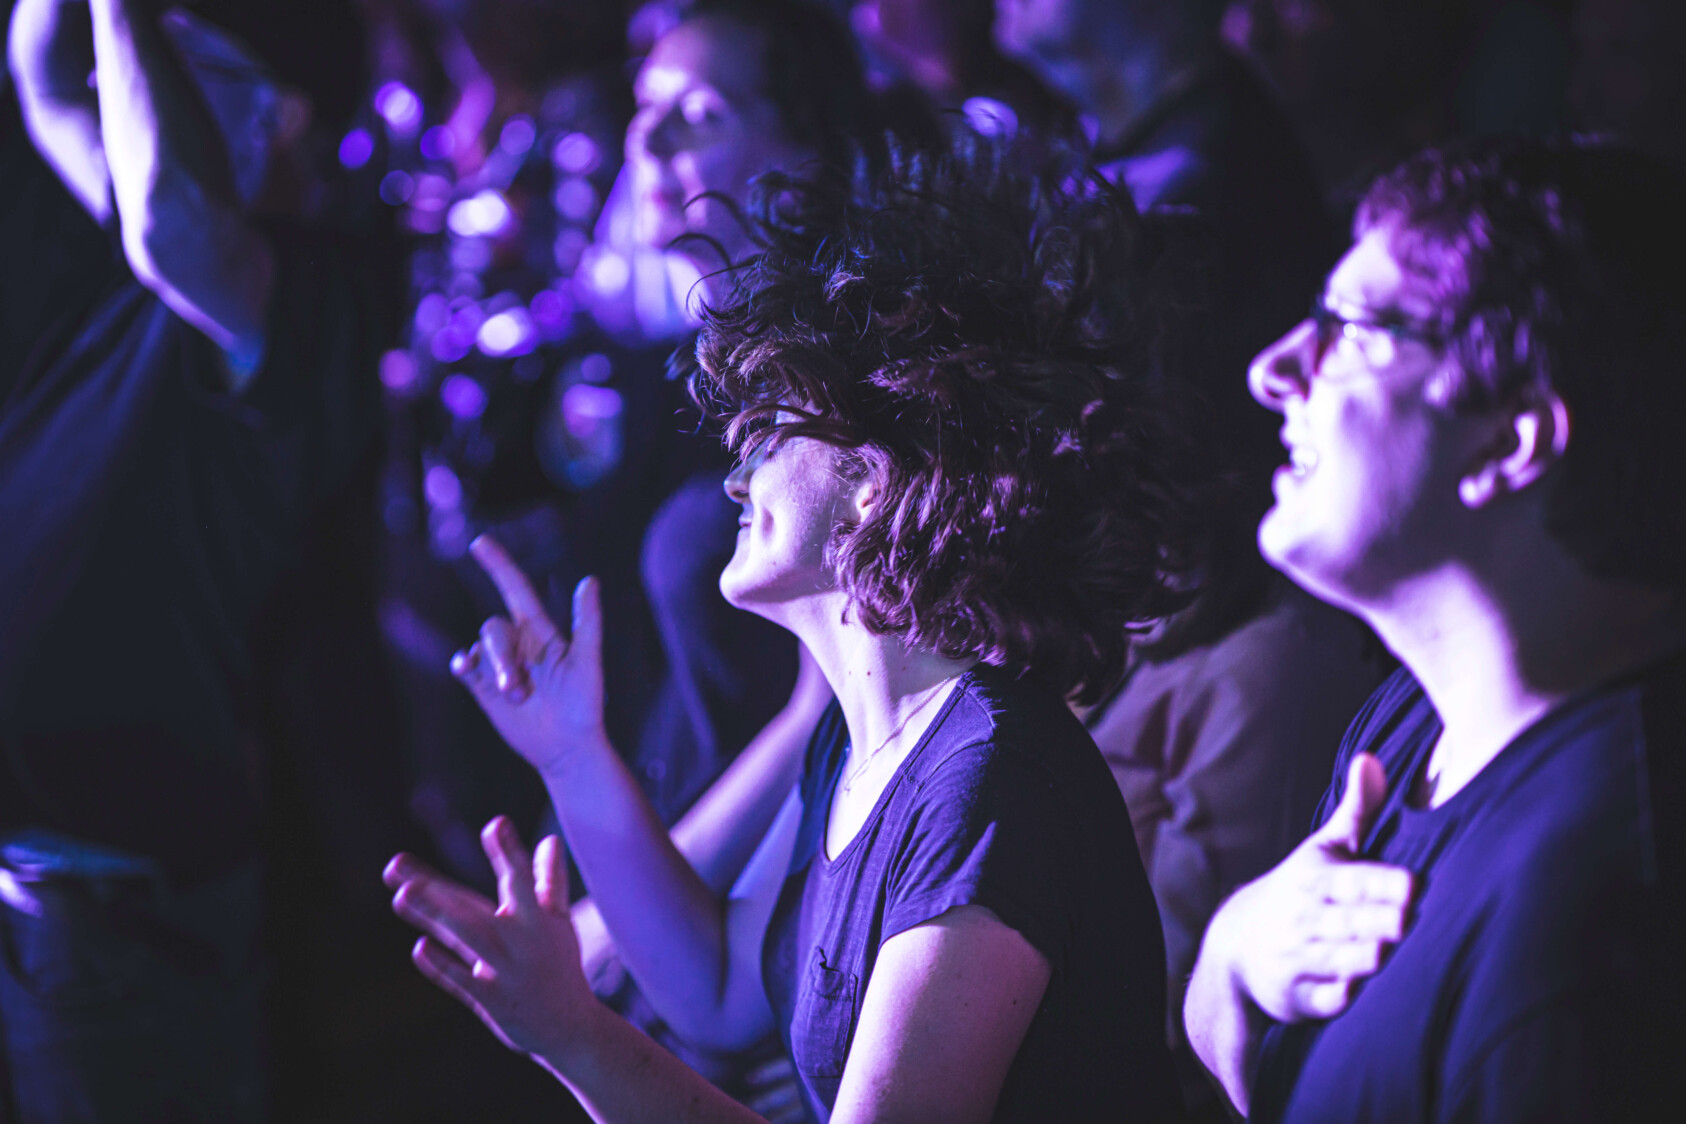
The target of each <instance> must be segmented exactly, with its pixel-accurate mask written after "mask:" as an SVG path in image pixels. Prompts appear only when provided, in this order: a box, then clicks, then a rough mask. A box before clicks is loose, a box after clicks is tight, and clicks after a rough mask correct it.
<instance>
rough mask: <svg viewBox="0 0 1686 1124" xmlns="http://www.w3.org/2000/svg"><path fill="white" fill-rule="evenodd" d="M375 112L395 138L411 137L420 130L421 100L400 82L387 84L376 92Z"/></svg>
mask: <svg viewBox="0 0 1686 1124" xmlns="http://www.w3.org/2000/svg"><path fill="white" fill-rule="evenodd" d="M375 112H376V113H378V114H380V115H381V118H382V119H383V120H384V121H385V122H386V127H387V128H389V129H391V130H392V132H393V135H395V136H400V137H413V136H415V135H416V130H417V129H419V128H421V122H422V102H421V98H419V97H417V96H416V92H415V91H414V90H412V89H410V87H408V86H406V85H404V83H402V82H388V83H387V84H386V85H384V86H382V87H381V88H380V90H379V91H377V92H376V94H375Z"/></svg>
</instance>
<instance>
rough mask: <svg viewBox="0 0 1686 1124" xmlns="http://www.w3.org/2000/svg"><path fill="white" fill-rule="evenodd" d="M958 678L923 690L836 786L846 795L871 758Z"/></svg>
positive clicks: (859, 777) (899, 734)
mask: <svg viewBox="0 0 1686 1124" xmlns="http://www.w3.org/2000/svg"><path fill="white" fill-rule="evenodd" d="M958 678H960V677H959V676H958V675H950V676H949V677H948V678H947V679H943V680H941V681H939V682H937V683H935V684H933V685H932V686H931V688H930V689H929V690H928V691H926V692H925V697H924V698H922V699H920V700H919V705H918V706H916V707H914V708H913V709H912V710H910V711H908V712H907V717H905V718H903V719H902V720H901V721H900V722H898V723H896V728H895V729H894V730H891V731H890V734H889V736H888V737H886V738H885V739H884V740H883V741H881V742H879V743H878V748H877V749H875V750H873V751H872V752H871V753H869V754H867V755H866V756H865V757H862V758H861V760H860V764H858V765H856V766H855V767H854V768H853V769H852V770H850V771H849V772H848V773H847V774H845V775H844V777H843V779H842V781H841V782H839V784H838V787H839V788H841V789H842V790H843V793H844V794H845V795H847V794H848V793H849V790H850V789H852V788H853V787H854V785H855V782H856V781H858V780H860V779H861V777H862V776H863V775H865V773H866V770H867V766H869V765H871V764H872V762H873V760H874V759H875V758H877V756H878V755H879V754H880V753H883V752H884V747H885V746H887V745H889V744H890V743H891V742H893V741H895V740H896V739H897V738H898V737H900V736H901V733H902V731H903V730H905V729H907V727H908V723H910V722H912V721H913V720H914V719H915V718H917V717H918V716H919V715H920V714H921V713H922V712H923V711H924V710H925V708H926V707H928V706H930V705H931V701H932V700H933V699H935V698H936V697H937V696H938V695H939V694H940V693H941V692H942V689H943V688H944V687H947V686H949V685H951V684H952V683H953V682H954V681H955V680H956V679H958Z"/></svg>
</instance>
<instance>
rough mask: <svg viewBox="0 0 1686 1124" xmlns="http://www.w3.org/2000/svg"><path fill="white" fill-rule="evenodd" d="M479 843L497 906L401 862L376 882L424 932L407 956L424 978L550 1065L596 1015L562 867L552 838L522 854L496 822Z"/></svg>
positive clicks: (414, 863)
mask: <svg viewBox="0 0 1686 1124" xmlns="http://www.w3.org/2000/svg"><path fill="white" fill-rule="evenodd" d="M480 839H481V843H482V845H483V846H484V847H485V849H486V857H487V858H489V859H490V860H491V861H492V869H493V870H494V871H495V872H496V873H497V876H498V900H497V902H496V903H493V902H490V901H488V900H486V899H485V898H483V897H481V896H480V895H479V894H477V893H475V892H474V891H473V890H469V889H467V888H466V887H463V886H459V885H457V884H456V883H454V882H452V881H450V880H449V879H447V878H444V877H441V876H440V875H439V874H437V873H435V872H434V871H433V870H431V869H429V868H428V866H427V865H426V864H425V863H423V862H422V861H421V860H419V859H417V858H415V857H413V856H411V855H399V856H398V857H396V858H394V859H393V860H392V861H391V862H390V863H388V864H387V867H386V871H385V874H384V879H385V881H386V884H387V886H389V887H391V888H392V890H393V891H394V893H393V895H392V908H393V911H394V912H395V913H397V914H398V916H399V917H402V918H403V919H404V920H405V921H408V922H409V923H410V924H412V925H414V926H415V927H416V928H418V929H420V930H421V931H422V932H423V933H424V934H426V935H425V936H423V937H421V938H420V939H419V940H417V941H416V945H415V948H414V950H413V951H412V952H411V954H410V958H411V959H412V960H414V961H415V963H416V967H417V968H419V969H421V973H422V975H424V976H426V977H427V978H428V979H430V980H432V981H433V982H434V983H436V984H438V985H439V987H440V988H441V989H443V990H444V991H446V992H448V993H449V994H450V995H452V996H453V997H455V998H456V999H457V1000H458V1001H459V1002H461V1003H462V1004H463V1005H464V1006H466V1007H467V1008H468V1009H469V1010H471V1011H473V1012H474V1013H475V1014H476V1015H478V1016H480V1020H481V1021H482V1022H484V1023H485V1024H486V1025H487V1026H488V1027H490V1028H491V1030H492V1033H493V1034H495V1035H497V1036H498V1039H499V1040H500V1041H502V1042H503V1044H504V1045H506V1046H508V1047H509V1048H510V1049H512V1050H519V1051H521V1052H522V1053H526V1054H533V1055H535V1056H538V1057H539V1058H540V1059H541V1060H543V1061H545V1062H547V1063H552V1064H554V1063H555V1062H556V1061H557V1060H559V1059H564V1058H566V1057H568V1056H569V1055H570V1053H571V1051H572V1049H573V1048H574V1047H575V1046H576V1045H577V1044H578V1043H579V1042H580V1041H582V1040H584V1039H585V1038H586V1037H587V1036H588V1035H589V1034H590V1032H591V1027H592V1025H593V1020H594V1019H596V1018H597V1017H600V1016H601V1015H603V1014H604V1009H603V1008H602V1007H601V1005H600V1004H599V1003H598V1002H597V1000H596V998H595V997H594V996H593V995H592V994H591V988H590V986H589V985H588V984H587V983H586V979H585V974H584V973H583V972H582V971H581V969H580V954H579V946H578V944H577V943H576V940H575V936H574V927H573V923H572V922H571V921H570V920H569V917H568V868H567V861H566V860H565V859H564V858H563V857H562V848H561V845H560V844H559V843H558V842H557V839H556V837H555V836H547V837H546V838H545V839H543V840H542V841H541V842H540V843H539V846H538V852H537V854H535V855H533V856H529V855H528V854H527V851H526V849H525V848H524V847H522V845H521V840H520V839H519V838H518V837H517V835H516V832H515V827H514V825H512V824H511V823H510V822H509V821H508V820H507V819H505V818H503V817H502V816H499V817H498V818H497V819H494V820H493V821H492V822H491V823H489V824H487V825H486V829H485V830H484V831H483V832H481V833H480Z"/></svg>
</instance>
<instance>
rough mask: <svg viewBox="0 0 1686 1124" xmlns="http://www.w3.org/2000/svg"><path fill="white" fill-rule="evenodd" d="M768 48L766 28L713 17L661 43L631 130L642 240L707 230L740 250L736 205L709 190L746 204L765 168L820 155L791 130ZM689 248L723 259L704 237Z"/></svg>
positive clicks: (791, 165)
mask: <svg viewBox="0 0 1686 1124" xmlns="http://www.w3.org/2000/svg"><path fill="white" fill-rule="evenodd" d="M764 53H765V37H764V36H763V34H762V33H761V32H759V31H756V30H755V29H752V28H748V27H744V26H742V25H740V24H738V23H736V22H735V21H733V20H730V19H725V18H720V17H708V16H705V17H702V18H700V19H693V20H689V21H687V22H685V23H682V24H680V25H679V26H678V27H676V28H674V29H673V30H672V31H670V32H668V33H667V34H666V35H664V36H662V38H661V39H659V40H657V42H656V45H655V46H654V47H653V48H652V49H651V51H650V54H649V57H648V58H647V59H646V60H645V62H644V65H643V67H642V68H641V69H640V70H639V72H638V78H637V81H636V83H635V86H634V94H635V96H636V98H637V103H638V109H637V112H636V113H635V114H634V115H633V118H632V123H631V124H630V125H628V126H627V130H626V159H627V164H628V165H629V167H630V169H631V174H632V188H633V200H634V203H633V205H634V208H635V212H636V227H637V232H638V237H639V239H640V240H641V241H643V242H645V243H647V244H649V245H653V246H665V245H667V244H668V243H670V242H672V241H673V239H675V238H677V237H679V236H680V235H682V234H686V233H694V234H703V235H707V236H709V237H711V238H713V239H715V240H717V241H719V242H720V243H721V245H722V246H724V247H725V248H726V249H727V251H728V252H731V251H733V250H734V248H735V247H736V246H737V245H739V244H741V241H742V237H743V235H742V231H741V229H740V228H739V226H738V223H737V221H736V219H735V218H734V216H733V215H732V212H731V208H730V207H727V206H724V205H722V203H721V202H720V201H719V200H716V199H702V198H699V196H702V195H704V194H705V193H718V194H719V195H721V196H724V197H725V198H727V199H730V200H733V201H734V202H739V203H741V202H742V201H743V200H744V198H745V196H746V194H747V189H748V186H749V181H750V180H751V179H753V178H754V177H755V176H757V175H760V174H761V173H762V172H766V171H771V170H774V169H779V170H785V171H796V170H799V169H800V167H801V165H802V164H804V163H805V162H807V161H809V160H811V159H812V158H813V153H812V152H811V151H809V150H808V149H806V148H805V147H803V146H802V145H801V144H799V143H797V142H796V141H794V140H793V139H791V138H789V137H788V136H787V135H786V129H785V124H784V120H783V116H782V114H781V113H780V111H779V107H778V106H777V105H776V104H774V102H773V101H772V99H771V97H770V96H769V94H768V91H767V75H766V68H765V65H764ZM679 248H680V249H683V250H685V251H686V252H687V253H689V254H691V255H693V256H697V257H699V258H701V259H703V260H710V259H712V258H713V251H712V250H711V249H709V248H708V247H706V246H705V245H702V244H700V243H692V244H689V245H687V244H681V246H680V247H679ZM712 264H718V262H713V263H712Z"/></svg>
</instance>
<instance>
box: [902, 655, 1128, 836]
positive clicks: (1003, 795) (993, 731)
mask: <svg viewBox="0 0 1686 1124" xmlns="http://www.w3.org/2000/svg"><path fill="white" fill-rule="evenodd" d="M908 780H910V781H911V782H912V785H913V787H914V789H915V792H916V794H917V795H916V799H918V800H924V801H929V800H933V799H940V800H945V801H955V800H958V801H960V802H962V803H964V804H967V805H976V806H979V807H980V808H988V809H991V810H992V811H993V810H1000V809H1014V810H1017V811H1018V812H1020V813H1022V814H1038V813H1040V814H1044V815H1048V816H1057V817H1062V818H1064V817H1074V818H1075V819H1077V820H1083V821H1086V820H1091V819H1093V818H1094V817H1095V816H1096V815H1097V814H1098V815H1101V816H1102V817H1104V818H1107V819H1114V818H1116V819H1117V820H1118V823H1119V824H1120V825H1127V824H1128V815H1127V813H1126V812H1125V811H1124V807H1123V800H1122V798H1121V797H1120V796H1119V794H1118V787H1117V784H1116V783H1115V782H1114V781H1113V779H1112V774H1111V773H1110V772H1109V771H1108V769H1107V767H1106V763H1105V761H1104V759H1103V758H1102V757H1101V754H1100V750H1098V749H1097V748H1096V747H1095V743H1094V740H1093V739H1092V738H1091V737H1090V736H1089V733H1088V731H1087V730H1085V729H1084V728H1083V724H1082V722H1080V721H1079V720H1078V719H1077V716H1076V715H1074V714H1073V713H1072V712H1071V709H1070V708H1069V707H1068V706H1066V704H1065V700H1064V699H1062V698H1060V696H1059V695H1058V694H1057V693H1055V692H1054V691H1052V690H1050V689H1049V688H1047V687H1045V686H1044V685H1042V684H1040V683H1037V682H1036V681H1034V680H1032V679H1027V678H1020V677H1016V676H1014V675H1013V674H1011V673H1010V672H1004V671H1001V670H999V669H997V668H993V667H988V666H983V665H980V666H979V667H977V668H974V669H973V670H971V671H969V672H967V673H966V675H965V676H964V677H963V678H962V679H961V682H960V684H959V686H958V688H957V691H956V695H955V698H954V700H953V702H952V704H951V705H950V706H948V707H947V708H945V710H944V712H943V714H942V716H941V719H940V723H939V724H938V725H937V726H936V727H934V728H933V730H932V734H931V736H930V738H929V740H928V741H927V744H926V745H925V746H924V747H923V749H922V751H921V752H920V753H919V755H918V757H917V759H915V760H913V761H910V762H909V768H908Z"/></svg>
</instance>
